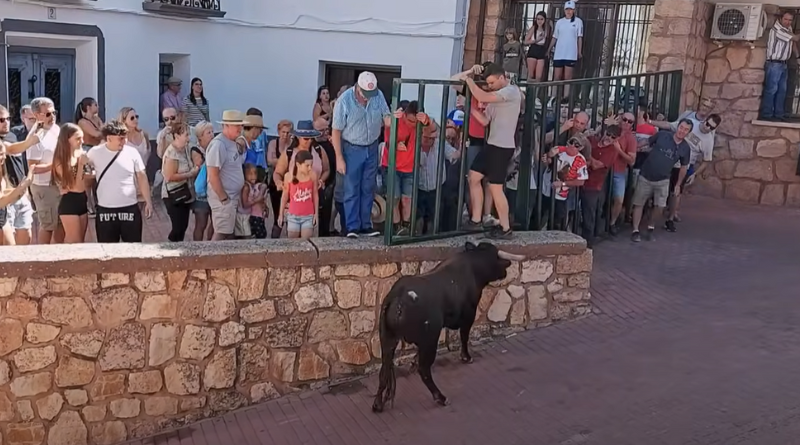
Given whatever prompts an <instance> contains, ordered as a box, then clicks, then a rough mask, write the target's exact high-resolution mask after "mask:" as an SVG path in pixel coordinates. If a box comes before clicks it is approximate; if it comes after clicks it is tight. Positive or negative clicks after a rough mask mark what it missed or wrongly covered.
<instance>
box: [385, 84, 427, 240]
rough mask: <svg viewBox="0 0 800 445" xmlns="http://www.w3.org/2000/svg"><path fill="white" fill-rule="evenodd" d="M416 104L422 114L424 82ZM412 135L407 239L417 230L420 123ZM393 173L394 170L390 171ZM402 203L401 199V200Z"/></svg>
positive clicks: (420, 85) (420, 86)
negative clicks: (411, 179)
mask: <svg viewBox="0 0 800 445" xmlns="http://www.w3.org/2000/svg"><path fill="white" fill-rule="evenodd" d="M417 103H418V104H419V111H420V112H424V108H423V107H424V106H425V81H420V83H419V91H418V93H417ZM415 131H416V133H415V135H414V180H413V183H414V186H413V188H412V189H411V227H409V230H408V237H409V238H413V237H414V233H415V232H416V229H417V197H418V193H417V192H418V187H419V168H418V166H419V155H420V149H421V148H422V147H421V145H422V122H420V121H417V126H416V129H415ZM391 171H392V172H394V170H391ZM401 201H402V199H401ZM400 215H401V216H400V220H401V221H402V219H403V217H402V212H401V213H400Z"/></svg>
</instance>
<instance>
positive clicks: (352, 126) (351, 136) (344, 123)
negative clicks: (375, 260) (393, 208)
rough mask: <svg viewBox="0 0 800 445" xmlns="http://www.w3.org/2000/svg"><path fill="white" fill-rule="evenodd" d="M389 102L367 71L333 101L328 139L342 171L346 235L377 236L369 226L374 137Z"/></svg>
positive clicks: (384, 120) (375, 168)
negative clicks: (334, 102)
mask: <svg viewBox="0 0 800 445" xmlns="http://www.w3.org/2000/svg"><path fill="white" fill-rule="evenodd" d="M390 114H391V113H390V112H389V106H388V105H387V104H386V99H385V98H384V97H383V93H381V91H380V90H378V79H376V78H375V75H374V74H372V73H371V72H369V71H364V72H363V73H361V74H360V75H359V76H358V82H357V83H356V85H355V86H353V87H352V88H350V89H348V90H347V91H345V92H344V93H342V96H341V97H340V98H339V99H338V100H337V101H336V107H335V108H334V110H333V132H332V134H331V142H332V143H333V149H334V150H335V151H336V170H337V171H338V172H339V173H341V174H342V175H344V211H345V215H344V216H345V218H344V220H345V224H344V226H345V229H344V230H345V231H346V232H347V237H348V238H357V237H358V236H359V235H364V236H377V235H378V231H376V230H375V229H374V228H373V227H372V217H371V215H372V200H373V198H374V195H375V185H376V184H375V178H376V176H377V173H378V142H379V141H378V139H379V138H380V136H381V134H382V131H383V126H384V125H385V123H387V122H389V116H390Z"/></svg>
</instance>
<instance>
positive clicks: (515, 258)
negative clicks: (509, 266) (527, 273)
mask: <svg viewBox="0 0 800 445" xmlns="http://www.w3.org/2000/svg"><path fill="white" fill-rule="evenodd" d="M497 256H498V257H500V258H502V259H504V260H509V261H522V260H524V259H525V255H514V254H513V253H508V252H503V251H502V250H498V251H497Z"/></svg>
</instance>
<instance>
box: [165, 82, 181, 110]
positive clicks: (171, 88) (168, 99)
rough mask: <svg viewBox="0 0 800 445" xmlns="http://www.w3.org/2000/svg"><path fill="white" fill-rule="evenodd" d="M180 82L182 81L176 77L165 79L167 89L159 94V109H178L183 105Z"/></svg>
mask: <svg viewBox="0 0 800 445" xmlns="http://www.w3.org/2000/svg"><path fill="white" fill-rule="evenodd" d="M181 84H183V81H181V80H180V79H178V78H177V77H170V78H169V79H168V80H167V90H166V91H164V94H162V95H161V110H162V112H163V110H165V109H167V108H174V109H176V110H180V109H181V108H182V107H183V98H182V97H181Z"/></svg>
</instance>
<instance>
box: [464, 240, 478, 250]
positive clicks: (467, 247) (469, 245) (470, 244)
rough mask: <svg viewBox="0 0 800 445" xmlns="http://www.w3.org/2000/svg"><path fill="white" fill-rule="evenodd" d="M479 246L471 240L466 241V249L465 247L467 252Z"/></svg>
mask: <svg viewBox="0 0 800 445" xmlns="http://www.w3.org/2000/svg"><path fill="white" fill-rule="evenodd" d="M477 248H478V246H476V245H475V244H472V243H471V242H469V241H467V243H466V244H464V249H465V250H466V251H467V252H469V251H470V250H475V249H477Z"/></svg>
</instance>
